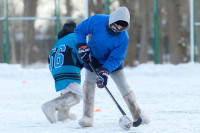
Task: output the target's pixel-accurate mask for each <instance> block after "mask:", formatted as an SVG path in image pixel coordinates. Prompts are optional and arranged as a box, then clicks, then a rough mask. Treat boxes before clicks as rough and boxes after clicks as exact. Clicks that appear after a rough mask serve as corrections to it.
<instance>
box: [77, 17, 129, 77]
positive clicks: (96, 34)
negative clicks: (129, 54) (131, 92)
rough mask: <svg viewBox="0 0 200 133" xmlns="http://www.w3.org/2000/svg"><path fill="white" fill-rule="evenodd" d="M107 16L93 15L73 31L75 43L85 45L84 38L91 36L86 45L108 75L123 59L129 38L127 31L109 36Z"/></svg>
mask: <svg viewBox="0 0 200 133" xmlns="http://www.w3.org/2000/svg"><path fill="white" fill-rule="evenodd" d="M108 20H109V15H100V14H97V15H94V16H92V17H89V18H88V19H86V20H84V21H83V22H81V23H80V24H79V25H78V26H77V27H76V28H75V30H74V33H75V35H76V37H77V43H86V36H87V35H88V34H91V38H90V40H89V41H88V43H87V45H88V47H89V48H90V51H91V54H92V56H94V57H95V58H96V59H97V61H98V62H99V63H101V64H103V65H102V67H104V68H106V69H107V70H108V72H109V73H111V72H112V71H113V70H115V69H117V68H118V67H119V66H120V64H121V63H122V61H123V60H124V58H125V55H126V50H127V47H128V41H129V36H128V33H127V31H122V32H120V33H118V34H116V35H111V34H109V32H108V31H107V28H106V27H107V26H108Z"/></svg>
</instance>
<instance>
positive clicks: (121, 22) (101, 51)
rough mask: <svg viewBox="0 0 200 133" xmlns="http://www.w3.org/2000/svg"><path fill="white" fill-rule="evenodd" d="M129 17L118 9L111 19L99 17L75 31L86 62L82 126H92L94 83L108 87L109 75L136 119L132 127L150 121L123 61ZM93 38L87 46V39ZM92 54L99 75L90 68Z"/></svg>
mask: <svg viewBox="0 0 200 133" xmlns="http://www.w3.org/2000/svg"><path fill="white" fill-rule="evenodd" d="M129 21H130V14H129V11H128V9H127V8H126V7H119V8H118V9H116V10H115V11H114V12H113V13H112V14H111V15H110V16H109V15H101V14H97V15H94V16H92V17H89V18H88V19H86V20H84V21H83V22H82V23H80V24H79V25H78V26H77V27H76V29H75V30H74V31H75V35H76V37H77V43H78V44H77V45H76V47H77V49H78V51H79V56H80V58H81V59H82V60H83V61H84V62H85V64H84V67H85V68H86V71H85V73H86V74H85V81H84V85H83V92H84V97H83V106H84V107H83V117H82V118H81V119H80V120H79V125H81V126H83V127H91V126H93V110H94V98H95V83H96V84H97V87H98V88H103V87H104V86H105V85H107V80H108V75H110V76H111V77H112V79H113V80H114V82H115V83H116V85H117V87H118V89H119V91H120V92H121V94H122V96H123V98H124V101H125V102H126V104H127V106H128V108H129V110H130V113H131V114H132V117H133V121H134V122H133V126H134V127H137V126H139V125H140V124H148V123H149V120H148V119H147V118H146V117H145V116H144V115H143V113H142V112H141V109H140V107H139V105H138V104H137V102H136V98H135V95H134V92H133V91H132V90H131V88H130V86H129V85H128V82H127V80H126V76H125V74H124V70H123V60H124V58H125V55H126V50H127V47H128V41H129V36H128V33H127V31H126V30H127V29H128V28H129V26H130V22H129ZM88 34H91V38H90V40H89V42H88V43H86V36H87V35H88ZM89 55H91V59H90V60H91V63H92V65H93V67H94V68H95V70H96V71H97V74H98V76H96V74H95V72H93V71H92V70H91V68H90V66H89V65H88V63H87V62H88V60H89ZM95 79H97V80H96V81H95Z"/></svg>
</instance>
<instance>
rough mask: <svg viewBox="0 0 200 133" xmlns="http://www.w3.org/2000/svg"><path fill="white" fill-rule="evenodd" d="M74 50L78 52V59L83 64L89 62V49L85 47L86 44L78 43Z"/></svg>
mask: <svg viewBox="0 0 200 133" xmlns="http://www.w3.org/2000/svg"><path fill="white" fill-rule="evenodd" d="M76 48H77V50H78V55H79V58H80V59H81V60H82V61H83V62H89V61H90V57H89V55H90V48H89V47H88V46H87V45H86V43H78V44H77V45H76Z"/></svg>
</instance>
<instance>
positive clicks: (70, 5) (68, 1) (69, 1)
mask: <svg viewBox="0 0 200 133" xmlns="http://www.w3.org/2000/svg"><path fill="white" fill-rule="evenodd" d="M71 2H72V1H71V0H66V9H67V14H66V16H71V15H72V10H73V7H72V3H71Z"/></svg>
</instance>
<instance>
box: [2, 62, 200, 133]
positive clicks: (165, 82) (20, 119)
mask: <svg viewBox="0 0 200 133" xmlns="http://www.w3.org/2000/svg"><path fill="white" fill-rule="evenodd" d="M37 67H38V66H37V65H36V66H31V67H30V68H26V69H24V68H22V67H21V66H20V65H7V64H0V92H1V93H0V133H200V64H193V63H188V64H180V65H170V64H166V65H153V64H142V65H139V66H137V67H135V68H125V72H126V76H127V79H128V82H129V84H130V86H131V88H132V89H133V91H134V92H135V95H136V98H137V101H138V103H139V105H140V107H141V108H142V110H143V112H144V113H145V114H146V115H147V116H148V117H149V118H150V119H151V123H150V124H149V125H147V126H144V125H143V126H140V127H137V128H133V127H132V128H131V129H130V130H128V131H125V130H123V129H121V128H120V127H119V126H118V120H119V118H120V117H121V116H122V115H121V113H120V111H119V110H118V108H117V107H116V106H115V104H114V103H113V101H112V99H111V98H110V96H109V95H108V94H107V92H106V90H104V89H98V88H96V98H95V109H101V110H102V111H100V112H95V113H94V116H95V118H94V127H91V128H82V127H80V126H79V125H78V120H75V121H70V120H68V121H65V122H58V123H57V124H50V123H49V122H48V121H47V119H46V117H45V116H44V114H43V113H42V111H41V108H40V107H41V105H42V104H43V103H44V102H46V101H48V100H50V99H52V98H55V97H56V96H59V93H56V92H55V89H54V82H53V78H52V77H51V74H50V71H49V70H48V66H47V65H44V66H43V67H40V68H37ZM82 79H84V70H82ZM108 88H109V90H110V91H111V93H112V94H113V95H114V97H115V98H116V100H117V101H118V102H119V104H120V105H121V107H122V108H123V109H124V111H125V112H126V113H127V115H128V116H129V117H131V115H130V113H129V111H128V108H127V107H126V105H125V102H124V101H123V98H122V96H121V95H120V93H119V91H118V89H117V88H116V86H115V84H114V82H113V81H112V80H111V78H109V82H108ZM82 104H83V103H82V102H81V103H80V104H78V105H76V106H74V107H73V108H72V110H71V111H73V112H74V113H76V114H77V117H78V119H79V118H81V116H82Z"/></svg>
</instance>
